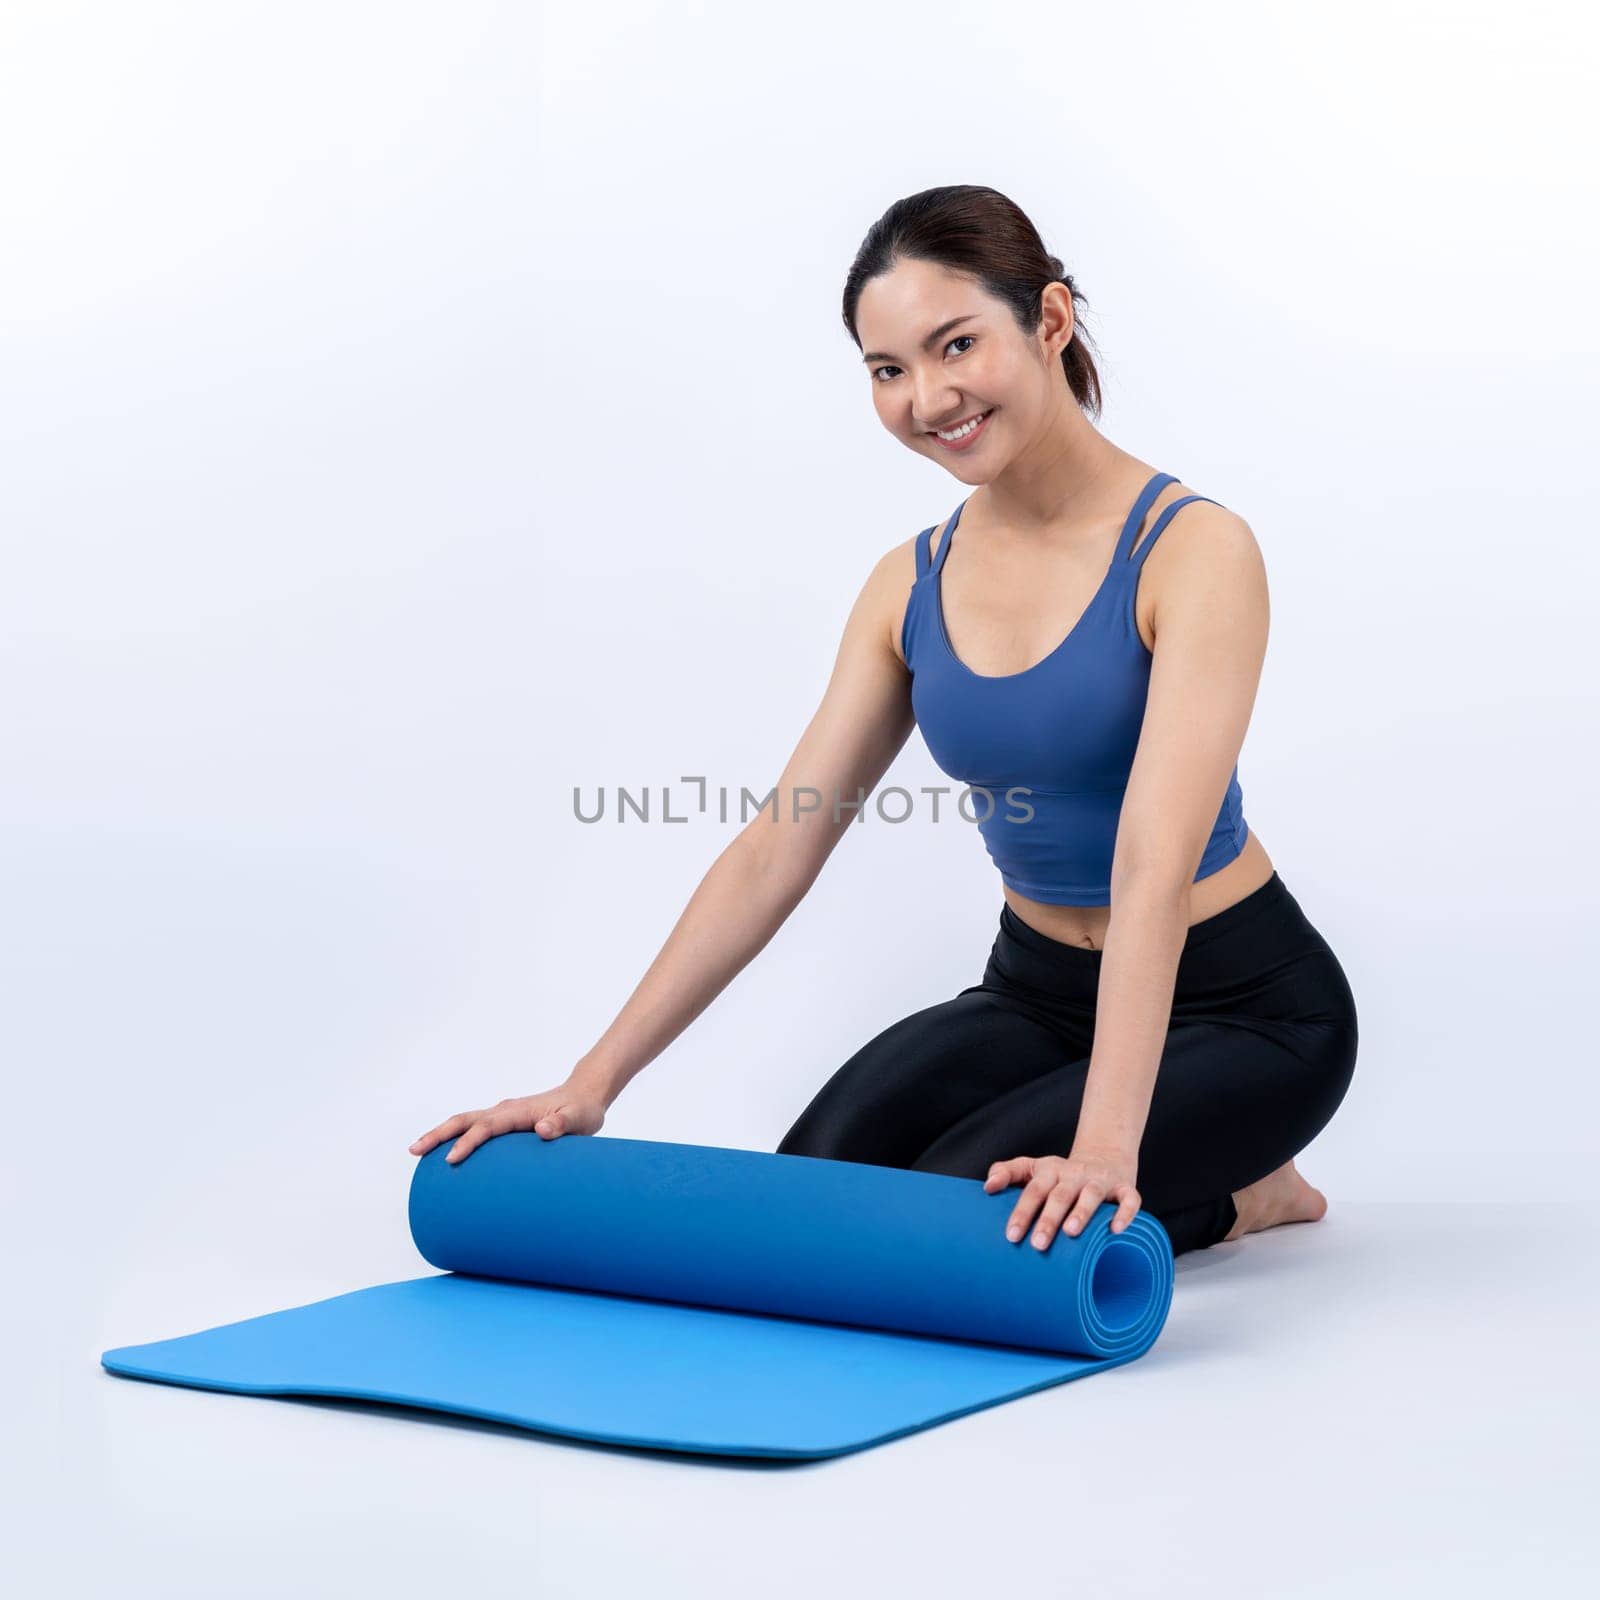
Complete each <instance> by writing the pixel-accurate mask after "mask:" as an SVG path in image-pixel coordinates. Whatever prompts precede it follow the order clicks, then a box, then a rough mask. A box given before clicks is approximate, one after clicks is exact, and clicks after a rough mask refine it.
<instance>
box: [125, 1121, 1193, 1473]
mask: <svg viewBox="0 0 1600 1600" xmlns="http://www.w3.org/2000/svg"><path fill="white" fill-rule="evenodd" d="M447 1148H448V1146H446V1145H441V1146H439V1147H438V1148H437V1149H435V1150H433V1151H431V1152H430V1153H429V1154H428V1155H426V1156H424V1157H423V1158H422V1159H421V1160H420V1161H419V1162H417V1164H416V1169H415V1171H414V1173H413V1175H412V1182H411V1197H410V1215H411V1234H412V1238H413V1239H414V1240H415V1241H416V1246H417V1249H418V1250H419V1251H420V1252H421V1253H422V1255H423V1257H424V1258H425V1259H426V1260H427V1261H429V1262H431V1263H432V1264H433V1265H434V1266H436V1267H439V1268H441V1269H442V1271H441V1272H440V1273H439V1274H437V1275H433V1276H428V1277H422V1278H411V1279H407V1280H405V1281H403V1282H399V1283H384V1284H378V1285H376V1286H375V1287H373V1288H369V1289H357V1290H355V1291H354V1292H352V1293H350V1294H341V1295H335V1296H334V1297H333V1298H332V1299H328V1300H318V1301H315V1302H313V1303H312V1304H310V1305H304V1306H296V1307H294V1308H293V1309H292V1310H287V1311H273V1312H269V1313H268V1314H266V1315H265V1316H259V1317H251V1318H250V1319H248V1320H247V1321H244V1322H232V1323H228V1324H226V1325H224V1326H222V1327H217V1328H209V1329H207V1330H205V1331H204V1332H202V1333H191V1334H186V1335H184V1336H183V1337H181V1338H175V1339H161V1340H158V1341H156V1342H155V1343H153V1344H138V1345H124V1346H122V1347H121V1348H119V1349H115V1350H108V1351H106V1352H105V1354H104V1355H102V1356H101V1358H100V1359H101V1362H102V1364H103V1365H104V1366H105V1367H106V1368H107V1369H108V1370H110V1371H111V1372H114V1373H118V1374H120V1375H122V1376H124V1377H130V1378H145V1379H154V1380H155V1381H157V1382H160V1383H175V1384H184V1385H189V1386H192V1387H197V1388H203V1389H226V1390H233V1391H237V1392H239V1393H243V1394H268V1395H271V1394H295V1395H321V1396H339V1397H344V1398H348V1399H360V1400H369V1401H386V1402H391V1403H395V1404H401V1405H407V1406H422V1407H427V1408H429V1409H432V1410H437V1411H448V1412H457V1413H460V1414H462V1415H464V1416H470V1417H482V1418H488V1419H490V1420H492V1421H496V1422H504V1423H513V1424H516V1425H517V1426H520V1427H524V1428H529V1429H534V1430H538V1431H542V1432H546V1433H555V1434H565V1435H570V1436H572V1437H575V1438H580V1439H592V1440H597V1441H601V1442H604V1443H608V1444H618V1445H631V1446H637V1447H641V1448H649V1449H660V1450H685V1451H694V1452H699V1453H704V1454H712V1455H730V1456H769V1457H771V1456H776V1457H793V1458H799V1459H804V1458H812V1457H819V1456H831V1455H840V1454H843V1453H844V1452H846V1451H850V1450H858V1449H861V1448H862V1447H863V1446H866V1445H871V1444H881V1443H882V1442H883V1441H885V1440H887V1439H893V1438H896V1437H898V1436H900V1435H901V1434H906V1433H911V1432H914V1431H915V1430H916V1429H918V1428H926V1427H929V1426H931V1425H932V1424H934V1423H936V1422H944V1421H948V1420H949V1419H950V1418H952V1417H958V1416H961V1415H963V1414H964V1413H966V1412H969V1411H976V1410H979V1409H980V1408H982V1407H984V1406H991V1405H995V1404H997V1403H998V1402H1000V1401H1002V1400H1009V1399H1014V1398H1016V1397H1017V1396H1020V1395H1025V1394H1029V1393H1031V1392H1032V1391H1034V1390H1036V1389H1043V1388H1047V1387H1049V1386H1051V1385H1053V1384H1057V1383H1065V1382H1067V1381H1068V1380H1069V1379H1072V1378H1081V1377H1083V1376H1084V1375H1085V1374H1087V1373H1091V1372H1100V1371H1103V1370H1104V1369H1106V1368H1107V1367H1115V1366H1120V1365H1122V1364H1123V1363H1125V1362H1128V1361H1132V1360H1133V1359H1134V1358H1135V1357H1136V1356H1139V1355H1142V1354H1143V1353H1144V1352H1145V1351H1146V1350H1148V1349H1149V1348H1150V1346H1151V1345H1152V1344H1153V1343H1154V1342H1155V1339H1156V1336H1157V1335H1158V1334H1159V1333H1160V1331H1161V1327H1162V1324H1163V1323H1164V1322H1165V1321H1166V1317H1167V1311H1168V1308H1169V1307H1170V1305H1171V1303H1172V1282H1173V1273H1172V1246H1171V1243H1170V1241H1169V1240H1168V1238H1167V1235H1166V1231H1165V1230H1164V1229H1163V1228H1162V1226H1161V1224H1160V1223H1159V1222H1158V1221H1157V1220H1156V1219H1155V1218H1154V1217H1151V1216H1149V1215H1148V1214H1146V1213H1144V1212H1140V1214H1139V1215H1138V1216H1137V1217H1135V1218H1134V1220H1133V1222H1132V1223H1131V1224H1130V1225H1129V1227H1128V1228H1126V1229H1125V1230H1124V1231H1123V1232H1122V1233H1119V1234H1114V1233H1112V1232H1111V1229H1110V1223H1111V1219H1112V1217H1113V1216H1114V1215H1115V1214H1116V1207H1115V1206H1114V1205H1112V1204H1111V1203H1110V1202H1109V1201H1107V1202H1106V1203H1105V1204H1103V1205H1102V1206H1101V1207H1100V1208H1099V1210H1098V1211H1097V1212H1096V1213H1095V1215H1094V1218H1093V1219H1092V1220H1091V1222H1090V1224H1089V1226H1088V1227H1087V1228H1086V1229H1084V1231H1083V1233H1082V1234H1081V1235H1079V1236H1078V1237H1077V1238H1075V1239H1074V1238H1072V1237H1070V1236H1068V1235H1066V1234H1058V1235H1057V1237H1056V1239H1055V1240H1054V1241H1053V1243H1052V1244H1051V1245H1050V1248H1049V1249H1048V1250H1046V1251H1042V1252H1041V1251H1039V1250H1036V1249H1035V1248H1034V1247H1033V1245H1032V1244H1030V1243H1029V1242H1028V1241H1027V1239H1026V1238H1024V1239H1023V1240H1022V1241H1021V1242H1019V1243H1017V1244H1012V1243H1011V1242H1010V1241H1008V1240H1007V1239H1006V1237H1005V1231H1004V1230H1005V1223H1006V1219H1007V1217H1008V1216H1009V1215H1010V1213H1011V1210H1012V1208H1013V1207H1014V1206H1015V1204H1016V1201H1017V1195H1018V1192H1019V1191H1018V1190H1017V1189H1016V1188H1011V1189H1008V1190H1003V1191H1001V1192H1000V1193H999V1194H993V1195H990V1194H985V1193H984V1191H983V1185H982V1184H981V1183H980V1182H978V1181H977V1180H976V1179H968V1178H949V1177H943V1176H941V1175H939V1174H937V1173H927V1172H910V1171H905V1170H902V1169H900V1168H895V1167H876V1166H867V1165H865V1164H862V1163H858V1162H848V1161H822V1160H817V1159H814V1158H813V1157H810V1156H788V1155H775V1154H767V1153H765V1152H762V1151H756V1150H730V1149H722V1148H718V1147H715V1146H710V1145H691V1144H665V1143H655V1142H651V1141H648V1140H639V1139H612V1138H605V1137H602V1136H599V1135H583V1134H568V1135H566V1136H565V1137H563V1138H560V1139H555V1140H551V1141H549V1142H546V1141H545V1140H543V1139H541V1138H540V1137H539V1136H538V1135H537V1134H534V1133H513V1134H503V1135H501V1136H500V1137H499V1138H497V1139H491V1140H490V1141H489V1142H488V1143H487V1144H484V1145H482V1146H480V1147H479V1148H478V1149H477V1150H475V1151H474V1152H473V1154H472V1155H471V1156H470V1157H468V1159H467V1160H465V1161H464V1162H462V1163H461V1164H460V1165H459V1166H451V1165H450V1164H449V1163H448V1162H446V1160H445V1159H444V1158H445V1154H446V1150H447Z"/></svg>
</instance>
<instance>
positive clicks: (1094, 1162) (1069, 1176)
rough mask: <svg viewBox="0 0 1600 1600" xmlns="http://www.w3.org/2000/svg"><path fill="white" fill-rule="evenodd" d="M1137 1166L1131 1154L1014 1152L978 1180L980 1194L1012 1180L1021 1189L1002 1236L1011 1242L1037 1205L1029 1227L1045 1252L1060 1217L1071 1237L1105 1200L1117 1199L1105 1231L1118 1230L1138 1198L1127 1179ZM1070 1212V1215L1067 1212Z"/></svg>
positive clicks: (1023, 1229)
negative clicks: (1036, 1220) (1022, 1186)
mask: <svg viewBox="0 0 1600 1600" xmlns="http://www.w3.org/2000/svg"><path fill="white" fill-rule="evenodd" d="M1137 1170H1138V1162H1137V1160H1136V1159H1135V1158H1131V1157H1128V1156H1125V1155H1123V1154H1121V1153H1120V1152H1117V1151H1090V1150H1084V1151H1081V1152H1080V1151H1077V1150H1074V1151H1073V1153H1072V1154H1071V1155H1070V1156H1016V1157H1014V1158H1013V1159H1012V1160H1010V1161H997V1162H995V1164H994V1165H993V1166H992V1167H990V1168H989V1176H988V1177H987V1178H985V1179H984V1180H983V1191H984V1193H985V1194H999V1192H1000V1191H1001V1190H1002V1189H1005V1188H1008V1187H1009V1186H1010V1185H1011V1184H1013V1183H1023V1184H1026V1185H1027V1187H1026V1188H1025V1189H1023V1191H1022V1193H1021V1194H1020V1195H1019V1196H1018V1197H1017V1203H1016V1206H1015V1208H1014V1209H1013V1210H1012V1213H1011V1217H1010V1220H1009V1221H1007V1223H1006V1238H1008V1239H1009V1240H1011V1242H1012V1243H1013V1244H1015V1243H1016V1242H1017V1240H1018V1239H1020V1238H1021V1237H1022V1235H1023V1234H1024V1233H1025V1232H1026V1231H1027V1229H1028V1226H1029V1224H1030V1223H1031V1222H1032V1221H1033V1218H1034V1214H1035V1213H1036V1212H1039V1207H1040V1206H1041V1205H1042V1206H1043V1207H1044V1210H1043V1212H1042V1213H1040V1214H1039V1223H1038V1226H1037V1227H1036V1228H1035V1229H1034V1231H1033V1244H1034V1246H1035V1248H1036V1249H1039V1250H1046V1249H1048V1248H1049V1246H1050V1241H1051V1240H1052V1239H1053V1238H1055V1236H1056V1229H1057V1228H1058V1227H1059V1226H1060V1225H1061V1219H1062V1218H1063V1217H1066V1219H1067V1232H1068V1233H1069V1234H1072V1235H1074V1236H1075V1235H1077V1234H1079V1233H1081V1232H1082V1231H1083V1229H1084V1228H1085V1227H1087V1226H1088V1223H1089V1219H1090V1218H1091V1217H1092V1216H1093V1215H1094V1214H1095V1212H1096V1211H1098V1210H1099V1209H1100V1206H1101V1203H1102V1202H1103V1201H1106V1200H1116V1201H1120V1202H1121V1203H1120V1204H1119V1205H1118V1207H1117V1214H1116V1215H1115V1216H1114V1217H1113V1218H1112V1219H1111V1231H1112V1232H1113V1233H1121V1232H1122V1230H1123V1229H1124V1228H1126V1227H1127V1226H1128V1224H1129V1223H1130V1222H1132V1221H1133V1219H1134V1218H1135V1217H1136V1216H1137V1215H1138V1214H1139V1207H1140V1204H1141V1201H1140V1199H1139V1191H1138V1190H1137V1189H1135V1188H1134V1186H1133V1180H1134V1175H1135V1173H1136V1171H1137ZM1069 1213H1070V1215H1069Z"/></svg>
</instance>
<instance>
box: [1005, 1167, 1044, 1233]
mask: <svg viewBox="0 0 1600 1600" xmlns="http://www.w3.org/2000/svg"><path fill="white" fill-rule="evenodd" d="M1054 1187H1055V1185H1054V1184H1052V1183H1051V1182H1050V1181H1049V1180H1048V1179H1047V1178H1045V1177H1044V1176H1043V1175H1042V1174H1041V1173H1038V1172H1036V1173H1034V1175H1033V1176H1032V1177H1031V1178H1030V1179H1029V1180H1028V1186H1027V1188H1025V1189H1024V1190H1023V1191H1022V1193H1021V1195H1020V1196H1019V1197H1018V1199H1017V1203H1016V1205H1015V1206H1014V1207H1013V1208H1012V1212H1011V1220H1010V1222H1008V1223H1007V1224H1006V1238H1008V1239H1009V1240H1011V1242H1012V1243H1013V1244H1015V1243H1016V1242H1017V1240H1018V1239H1020V1238H1021V1237H1022V1236H1023V1234H1025V1233H1026V1232H1027V1231H1028V1227H1029V1225H1030V1224H1031V1223H1032V1221H1033V1219H1034V1217H1035V1216H1037V1215H1038V1212H1039V1207H1040V1206H1042V1205H1043V1204H1044V1199H1045V1196H1046V1195H1047V1194H1049V1192H1050V1191H1051V1189H1052V1188H1054Z"/></svg>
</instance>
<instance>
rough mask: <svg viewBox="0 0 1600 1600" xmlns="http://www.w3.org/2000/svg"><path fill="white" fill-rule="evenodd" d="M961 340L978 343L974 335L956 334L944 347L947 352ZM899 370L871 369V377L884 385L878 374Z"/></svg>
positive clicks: (892, 368) (963, 351)
mask: <svg viewBox="0 0 1600 1600" xmlns="http://www.w3.org/2000/svg"><path fill="white" fill-rule="evenodd" d="M963 340H965V341H966V342H967V343H968V344H976V343H977V342H978V336H977V335H976V334H975V333H958V334H957V335H956V336H955V338H953V339H952V340H950V343H949V344H947V345H945V349H946V350H948V349H949V348H950V345H952V344H960V343H961V342H962V341H963ZM966 353H967V352H966V351H965V350H962V351H961V352H960V354H961V355H965V354H966ZM899 370H900V369H899V367H874V368H873V369H872V376H873V379H874V381H875V382H878V383H884V382H886V381H887V380H886V379H884V378H880V377H879V376H878V374H879V373H880V372H898V371H899Z"/></svg>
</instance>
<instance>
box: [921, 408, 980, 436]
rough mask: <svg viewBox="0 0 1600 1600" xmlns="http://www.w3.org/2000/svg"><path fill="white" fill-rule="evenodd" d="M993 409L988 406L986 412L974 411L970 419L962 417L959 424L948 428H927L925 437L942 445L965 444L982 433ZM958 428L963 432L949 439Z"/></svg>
mask: <svg viewBox="0 0 1600 1600" xmlns="http://www.w3.org/2000/svg"><path fill="white" fill-rule="evenodd" d="M994 411H995V408H994V407H993V406H990V407H989V409H988V410H987V411H975V412H973V414H972V415H971V416H970V417H963V418H962V419H961V421H960V422H957V423H953V424H952V425H951V427H950V428H929V429H928V430H927V436H928V437H929V438H930V439H937V440H938V441H939V443H940V444H943V445H958V444H965V443H966V441H967V440H968V439H970V438H972V437H973V436H974V435H975V434H977V433H979V432H981V431H982V429H983V427H984V425H985V424H986V423H987V422H988V420H989V418H990V417H991V416H993V415H994ZM955 428H960V429H962V430H963V431H962V432H960V433H956V434H955V435H954V437H950V435H951V433H952V430H953V429H955Z"/></svg>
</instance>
